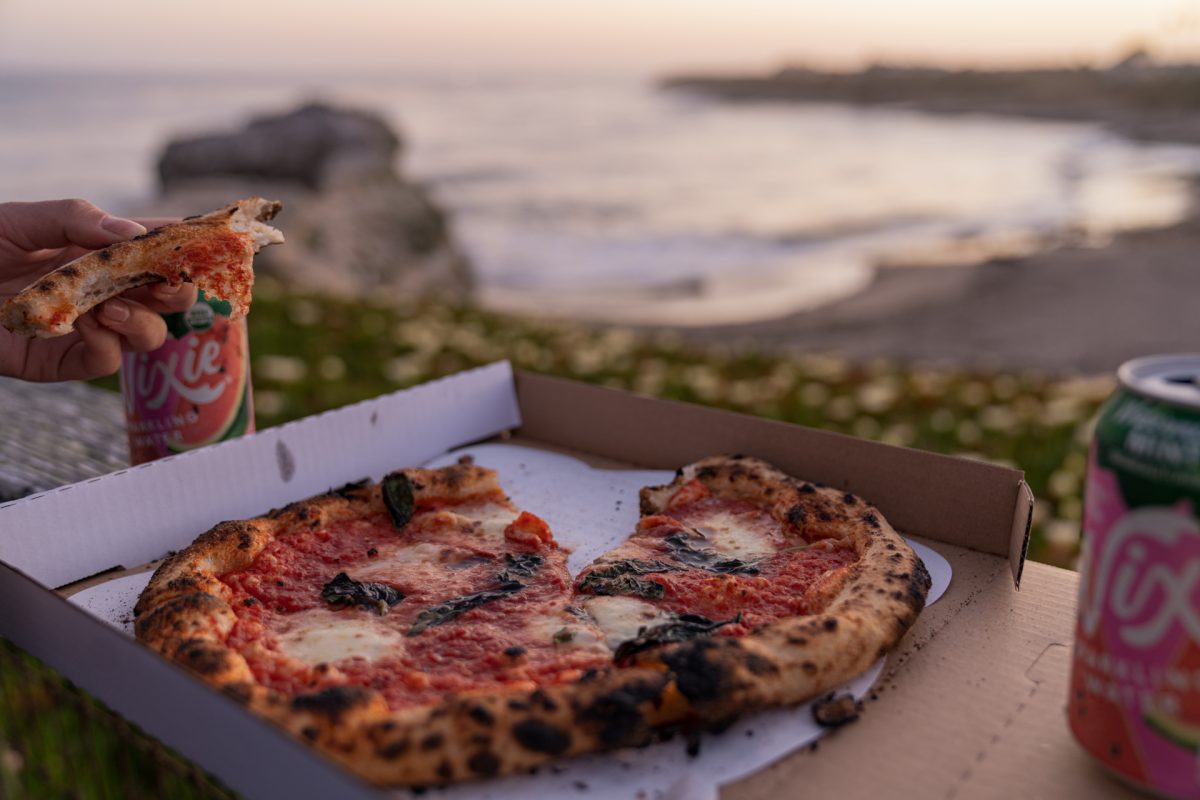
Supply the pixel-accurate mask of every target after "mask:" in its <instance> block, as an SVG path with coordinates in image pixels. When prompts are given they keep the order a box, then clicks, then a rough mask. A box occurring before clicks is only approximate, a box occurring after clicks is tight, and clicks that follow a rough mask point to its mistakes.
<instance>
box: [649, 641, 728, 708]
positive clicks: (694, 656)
mask: <svg viewBox="0 0 1200 800" xmlns="http://www.w3.org/2000/svg"><path fill="white" fill-rule="evenodd" d="M719 648H720V645H719V644H718V643H717V642H714V641H713V640H711V639H693V640H692V641H690V642H687V643H685V644H681V645H680V646H678V647H676V648H674V649H671V650H668V651H665V652H663V653H662V655H661V656H660V658H661V659H662V660H663V663H665V664H666V665H667V666H668V667H669V668H670V669H671V672H673V673H674V674H675V684H676V686H678V687H679V691H680V692H682V693H683V696H684V697H686V698H687V699H688V700H691V701H693V702H697V701H699V702H704V701H708V700H716V699H718V698H720V697H721V695H722V694H724V692H725V690H726V689H728V686H729V669H728V667H727V666H726V665H725V664H722V663H721V660H720V658H716V657H710V654H711V655H712V656H717V653H715V652H714V651H716V650H718V649H719Z"/></svg>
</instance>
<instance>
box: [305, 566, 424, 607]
mask: <svg viewBox="0 0 1200 800" xmlns="http://www.w3.org/2000/svg"><path fill="white" fill-rule="evenodd" d="M321 597H323V598H324V599H325V600H326V602H328V603H329V604H330V605H335V606H338V605H341V606H363V607H364V608H369V609H373V610H374V611H376V612H378V613H379V615H380V616H383V615H384V614H386V613H387V612H388V610H389V609H390V608H391V607H392V606H394V605H396V604H397V603H399V602H400V601H401V600H403V599H404V594H403V593H402V592H400V591H399V590H397V589H393V588H392V587H391V586H388V585H387V584H386V583H363V582H362V581H356V580H354V579H353V578H351V577H350V576H349V575H347V574H346V573H344V572H339V573H338V574H337V575H335V576H334V577H333V580H331V581H330V582H329V583H327V584H325V585H324V586H323V587H321Z"/></svg>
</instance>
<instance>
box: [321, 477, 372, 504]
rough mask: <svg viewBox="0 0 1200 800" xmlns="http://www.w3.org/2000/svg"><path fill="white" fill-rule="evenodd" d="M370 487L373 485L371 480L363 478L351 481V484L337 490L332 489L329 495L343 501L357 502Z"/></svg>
mask: <svg viewBox="0 0 1200 800" xmlns="http://www.w3.org/2000/svg"><path fill="white" fill-rule="evenodd" d="M370 485H371V479H370V478H363V479H362V480H358V481H351V482H350V483H347V484H345V485H343V486H338V487H337V488H335V489H330V490H329V492H328V493H329V494H332V495H337V496H338V497H340V498H342V499H343V500H355V499H358V497H359V496H360V494H361V492H362V490H363V489H366V488H367V487H369V486H370Z"/></svg>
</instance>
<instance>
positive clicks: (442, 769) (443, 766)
mask: <svg viewBox="0 0 1200 800" xmlns="http://www.w3.org/2000/svg"><path fill="white" fill-rule="evenodd" d="M453 774H454V770H452V769H451V768H450V762H449V761H445V760H443V761H442V763H440V764H438V766H437V775H438V777H439V778H441V779H442V780H444V781H448V780H450V776H451V775H453Z"/></svg>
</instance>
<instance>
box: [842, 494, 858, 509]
mask: <svg viewBox="0 0 1200 800" xmlns="http://www.w3.org/2000/svg"><path fill="white" fill-rule="evenodd" d="M842 502H843V503H845V504H846V505H848V506H852V505H854V504H855V503H857V502H858V498H857V497H855V496H854V495H852V494H850V493H849V492H846V493H845V494H844V495H842Z"/></svg>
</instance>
